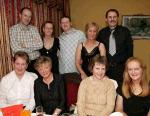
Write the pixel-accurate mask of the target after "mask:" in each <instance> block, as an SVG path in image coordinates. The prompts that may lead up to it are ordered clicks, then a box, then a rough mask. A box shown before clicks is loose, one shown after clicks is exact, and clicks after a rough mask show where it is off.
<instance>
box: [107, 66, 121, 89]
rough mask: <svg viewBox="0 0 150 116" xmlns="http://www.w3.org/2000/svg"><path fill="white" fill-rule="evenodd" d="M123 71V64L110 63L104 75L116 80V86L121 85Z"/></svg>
mask: <svg viewBox="0 0 150 116" xmlns="http://www.w3.org/2000/svg"><path fill="white" fill-rule="evenodd" d="M123 72H124V64H116V65H110V66H109V68H108V71H107V72H106V75H107V76H108V77H109V78H111V79H114V80H116V81H117V83H118V87H121V86H122V82H123Z"/></svg>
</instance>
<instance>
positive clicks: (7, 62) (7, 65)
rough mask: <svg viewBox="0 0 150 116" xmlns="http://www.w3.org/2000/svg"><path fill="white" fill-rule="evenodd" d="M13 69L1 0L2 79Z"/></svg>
mask: <svg viewBox="0 0 150 116" xmlns="http://www.w3.org/2000/svg"><path fill="white" fill-rule="evenodd" d="M11 70H12V63H11V52H10V44H9V36H8V25H7V19H6V12H5V5H4V0H0V79H1V78H2V77H3V76H4V75H6V74H7V73H8V72H9V71H11Z"/></svg>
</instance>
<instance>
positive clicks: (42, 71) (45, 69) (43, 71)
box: [38, 63, 51, 79]
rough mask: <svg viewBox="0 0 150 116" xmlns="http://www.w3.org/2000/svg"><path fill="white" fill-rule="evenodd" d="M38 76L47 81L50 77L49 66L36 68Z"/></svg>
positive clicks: (46, 64) (47, 64)
mask: <svg viewBox="0 0 150 116" xmlns="http://www.w3.org/2000/svg"><path fill="white" fill-rule="evenodd" d="M38 72H39V74H40V75H41V76H42V77H43V78H44V79H47V78H49V77H50V75H51V66H50V64H49V63H44V64H41V65H40V66H39V68H38Z"/></svg>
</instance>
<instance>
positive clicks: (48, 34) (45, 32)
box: [40, 21, 59, 74]
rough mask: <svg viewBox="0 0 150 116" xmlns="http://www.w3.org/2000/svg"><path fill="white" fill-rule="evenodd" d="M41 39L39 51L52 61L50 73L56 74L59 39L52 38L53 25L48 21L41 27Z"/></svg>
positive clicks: (57, 71)
mask: <svg viewBox="0 0 150 116" xmlns="http://www.w3.org/2000/svg"><path fill="white" fill-rule="evenodd" d="M41 29H42V38H43V43H44V46H43V48H42V49H41V50H40V53H41V55H42V56H48V57H50V58H51V59H52V72H53V73H56V74H58V73H59V67H58V56H57V53H58V51H59V39H58V38H54V33H53V29H54V25H53V23H52V22H50V21H46V22H44V23H43V25H42V28H41Z"/></svg>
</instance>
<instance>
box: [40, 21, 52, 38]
mask: <svg viewBox="0 0 150 116" xmlns="http://www.w3.org/2000/svg"><path fill="white" fill-rule="evenodd" d="M46 24H52V26H53V33H52V37H53V36H54V25H53V22H52V21H45V22H44V23H43V24H42V26H41V36H42V38H43V37H44V36H45V34H44V32H43V29H44V28H45V25H46Z"/></svg>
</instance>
